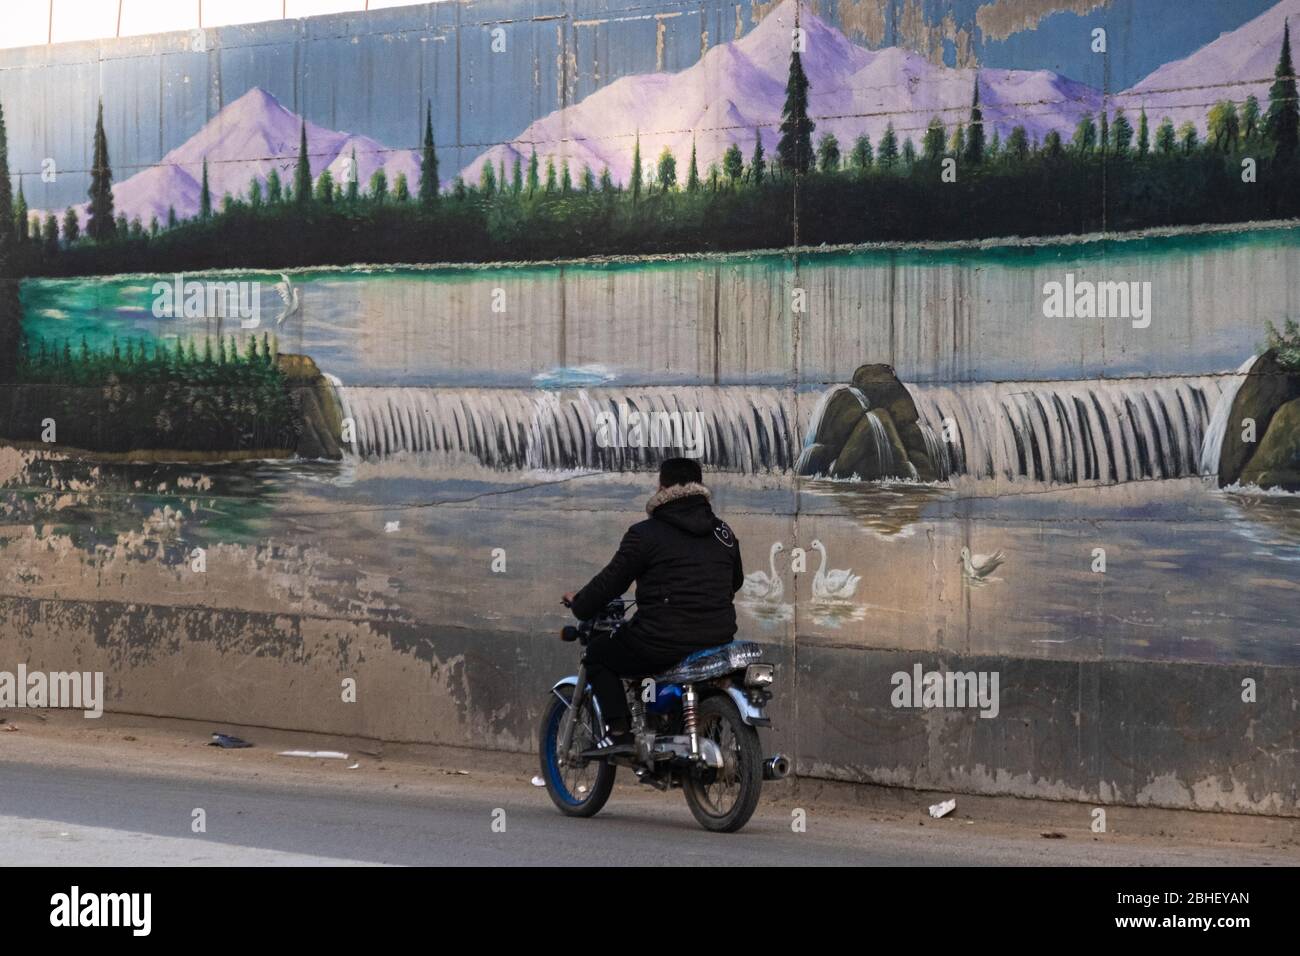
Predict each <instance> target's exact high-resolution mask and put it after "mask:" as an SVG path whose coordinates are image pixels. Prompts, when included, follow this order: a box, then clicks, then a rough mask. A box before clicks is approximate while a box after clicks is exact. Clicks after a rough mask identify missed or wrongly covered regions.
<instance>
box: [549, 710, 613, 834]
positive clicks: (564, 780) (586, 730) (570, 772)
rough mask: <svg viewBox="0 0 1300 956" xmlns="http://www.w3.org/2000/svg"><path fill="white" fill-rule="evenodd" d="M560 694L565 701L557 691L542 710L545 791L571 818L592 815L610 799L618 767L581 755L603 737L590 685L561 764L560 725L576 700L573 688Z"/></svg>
mask: <svg viewBox="0 0 1300 956" xmlns="http://www.w3.org/2000/svg"><path fill="white" fill-rule="evenodd" d="M558 693H561V694H563V695H564V701H561V700H560V699H559V698H557V697H556V696H555V694H551V695H550V704H549V705H548V706H547V707H546V708H545V710H544V712H543V713H542V725H541V729H540V731H539V733H538V740H539V748H538V749H539V751H540V756H541V764H542V780H544V781H545V782H546V792H547V793H548V794H550V796H551V802H552V803H554V804H555V806H556V807H557V808H559V811H560V812H561V813H563V814H565V815H566V816H570V817H592V816H595V815H596V814H597V813H599V812H600V809H601V807H603V806H604V805H605V801H606V800H608V799H609V794H610V792H611V791H612V790H613V789H614V772H615V771H616V770H617V768H616V767H615V766H614V765H613V764H611V763H610V762H609V761H607V760H589V759H583V758H582V757H580V756H578V755H579V754H581V753H582V752H583V751H584V750H590V749H592V748H593V747H595V746H596V741H597V740H598V739H599V737H600V734H599V733H597V732H596V729H595V728H596V719H595V714H594V713H593V711H592V707H591V690H590V688H588V690H587V693H586V694H585V695H584V699H583V702H582V706H581V707H580V708H579V710H580V713H579V714H578V715H577V721H576V723H575V724H574V727H573V740H572V743H571V745H570V747H569V754H568V759H567V760H566V761H565V763H564V766H560V759H559V757H560V755H559V752H558V748H559V739H560V725H561V722H562V721H563V719H564V714H565V712H566V711H568V709H569V706H568V704H569V701H571V700H572V699H573V697H572V695H573V688H572V687H561V688H560V689H559V691H558Z"/></svg>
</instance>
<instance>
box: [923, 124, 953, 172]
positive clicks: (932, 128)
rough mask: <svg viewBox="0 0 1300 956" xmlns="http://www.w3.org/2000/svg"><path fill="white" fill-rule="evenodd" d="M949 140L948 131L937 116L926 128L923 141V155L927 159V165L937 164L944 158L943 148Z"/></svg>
mask: <svg viewBox="0 0 1300 956" xmlns="http://www.w3.org/2000/svg"><path fill="white" fill-rule="evenodd" d="M946 139H947V134H946V131H945V130H944V128H943V120H941V119H939V117H937V116H935V117H932V118H931V119H930V125H929V126H927V127H926V128H925V138H924V139H923V140H921V155H922V156H924V157H925V161H926V162H927V163H937V162H939V160H940V159H942V158H943V146H944V142H945V140H946Z"/></svg>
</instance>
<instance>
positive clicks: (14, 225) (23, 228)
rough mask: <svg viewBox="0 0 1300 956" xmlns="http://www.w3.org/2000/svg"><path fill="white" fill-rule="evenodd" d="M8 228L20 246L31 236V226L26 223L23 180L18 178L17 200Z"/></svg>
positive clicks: (25, 199)
mask: <svg viewBox="0 0 1300 956" xmlns="http://www.w3.org/2000/svg"><path fill="white" fill-rule="evenodd" d="M9 228H10V229H12V230H13V233H14V236H15V237H16V238H17V240H18V243H19V244H20V245H21V244H22V243H25V242H26V241H27V239H28V237H29V236H30V235H31V224H30V223H28V221H27V197H26V196H24V195H23V178H22V177H21V176H19V177H18V198H17V199H15V200H14V215H13V218H12V219H10V220H9Z"/></svg>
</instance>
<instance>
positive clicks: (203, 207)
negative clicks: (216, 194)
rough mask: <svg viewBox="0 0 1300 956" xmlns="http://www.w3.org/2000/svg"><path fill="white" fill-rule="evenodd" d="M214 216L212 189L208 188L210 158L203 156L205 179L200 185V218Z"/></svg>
mask: <svg viewBox="0 0 1300 956" xmlns="http://www.w3.org/2000/svg"><path fill="white" fill-rule="evenodd" d="M211 217H212V190H211V189H209V188H208V158H207V157H206V156H204V157H203V181H202V183H201V184H200V186H199V218H200V219H209V218H211Z"/></svg>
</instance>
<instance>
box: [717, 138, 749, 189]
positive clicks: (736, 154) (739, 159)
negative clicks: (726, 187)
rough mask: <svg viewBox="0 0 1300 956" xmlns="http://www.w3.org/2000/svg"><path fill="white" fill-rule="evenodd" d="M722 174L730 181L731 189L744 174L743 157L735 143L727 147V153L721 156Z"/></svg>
mask: <svg viewBox="0 0 1300 956" xmlns="http://www.w3.org/2000/svg"><path fill="white" fill-rule="evenodd" d="M722 172H723V173H724V174H725V175H726V177H727V179H729V180H730V181H731V185H732V186H733V187H734V186H735V185H736V183H738V182H739V181H740V177H741V176H743V175H744V174H745V157H744V156H742V155H741V153H740V147H739V146H737V145H736V144H735V143H732V144H731V145H730V146H728V147H727V151H726V152H725V153H723V154H722Z"/></svg>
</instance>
